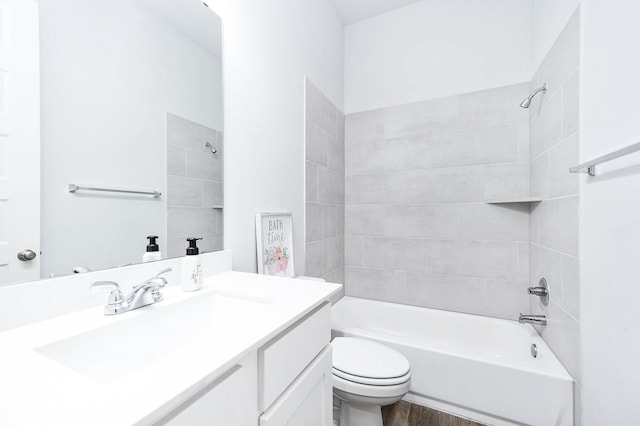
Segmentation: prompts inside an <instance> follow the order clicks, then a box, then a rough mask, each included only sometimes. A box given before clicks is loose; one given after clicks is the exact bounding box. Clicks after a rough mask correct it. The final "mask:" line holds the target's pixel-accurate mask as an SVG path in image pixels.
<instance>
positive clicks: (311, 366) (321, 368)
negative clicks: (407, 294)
mask: <svg viewBox="0 0 640 426" xmlns="http://www.w3.org/2000/svg"><path fill="white" fill-rule="evenodd" d="M330 312H331V310H330V305H329V304H328V303H324V304H322V305H321V306H320V307H318V308H316V309H315V310H313V311H312V312H311V313H309V314H307V315H306V316H305V317H304V318H302V319H300V320H299V321H297V322H296V323H295V324H293V325H292V326H291V327H289V328H288V329H287V330H285V331H284V332H282V333H280V335H278V336H277V337H275V338H274V339H272V340H271V341H269V342H268V343H267V344H265V345H264V346H262V347H261V348H259V349H258V350H257V351H255V350H254V351H253V352H252V353H251V354H250V355H249V356H247V357H246V358H245V359H244V360H243V361H242V362H240V363H238V364H237V365H235V366H234V367H232V368H231V369H229V370H228V371H227V372H226V373H224V374H223V375H222V376H220V377H218V378H217V379H216V380H214V381H213V382H212V383H210V384H209V385H207V386H206V387H205V388H204V389H202V390H201V391H200V392H198V393H197V394H196V395H194V396H193V397H191V398H189V400H187V401H185V402H184V403H183V404H182V405H181V406H180V407H179V408H178V409H176V410H174V411H173V412H172V413H171V414H169V415H168V416H167V417H165V418H164V419H163V420H162V421H160V422H158V423H157V424H161V425H168V426H201V425H202V426H205V425H210V426H213V425H224V426H248V425H259V426H284V425H287V426H327V425H331V423H332V419H331V417H332V402H333V400H332V383H331V378H332V375H331V367H332V358H331V346H330V345H329V342H330V339H331V318H330Z"/></svg>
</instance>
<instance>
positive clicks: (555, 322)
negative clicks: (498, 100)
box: [529, 11, 581, 389]
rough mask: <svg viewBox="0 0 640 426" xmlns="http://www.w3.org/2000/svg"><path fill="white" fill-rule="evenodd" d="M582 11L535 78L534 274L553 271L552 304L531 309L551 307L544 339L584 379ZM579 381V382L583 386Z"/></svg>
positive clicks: (534, 276) (533, 279)
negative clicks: (577, 169) (579, 169)
mask: <svg viewBox="0 0 640 426" xmlns="http://www.w3.org/2000/svg"><path fill="white" fill-rule="evenodd" d="M579 40H580V16H579V11H576V13H575V14H574V16H573V17H572V18H571V19H570V20H569V22H568V23H567V25H566V27H565V28H564V30H563V32H562V33H561V34H560V36H559V37H558V39H557V40H556V42H555V44H554V45H553V47H552V48H551V50H550V51H549V53H548V55H547V57H546V58H545V60H544V61H543V62H542V64H541V65H540V68H539V69H538V71H537V72H536V74H535V75H534V77H533V79H532V81H531V89H533V88H535V87H538V86H540V85H541V84H542V83H543V82H545V81H546V82H547V86H548V90H547V93H546V94H544V95H543V96H540V97H536V98H535V99H534V101H533V102H532V105H531V109H530V117H531V121H530V126H531V151H530V155H531V192H532V193H533V194H537V195H540V196H541V197H542V202H540V203H539V204H537V205H534V206H532V207H531V228H530V241H531V247H530V249H531V262H530V281H531V283H532V284H537V283H538V281H539V280H540V278H542V277H544V278H546V280H547V282H548V283H549V286H550V292H551V303H550V305H549V306H548V307H543V306H542V304H541V303H540V302H539V300H538V298H531V300H530V307H529V311H530V312H532V313H536V314H541V313H544V314H545V315H547V317H548V325H547V326H546V327H538V330H539V332H540V333H541V335H542V337H543V338H544V340H545V341H546V342H547V343H548V344H549V346H550V347H551V349H552V350H553V352H554V353H555V354H556V356H557V357H558V358H559V359H560V361H561V362H562V363H563V364H564V366H565V367H566V368H567V370H568V371H569V373H571V375H572V376H573V377H574V378H575V379H576V380H577V381H578V383H579V382H580V380H581V375H580V357H579V346H580V322H579V321H580V277H579V252H578V246H579V244H578V229H579V223H578V205H579V202H580V199H579V189H578V184H579V180H578V176H577V175H576V174H570V173H568V169H569V167H571V166H573V165H575V164H577V163H579V152H578V149H579V133H578V124H579V81H580V72H579V59H580V58H579V52H580V44H579ZM579 388H580V386H579V384H578V385H577V389H579Z"/></svg>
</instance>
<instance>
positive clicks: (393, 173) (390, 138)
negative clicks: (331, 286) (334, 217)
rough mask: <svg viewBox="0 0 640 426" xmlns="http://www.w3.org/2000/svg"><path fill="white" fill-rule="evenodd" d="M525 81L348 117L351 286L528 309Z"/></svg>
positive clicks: (455, 304) (368, 294)
mask: <svg viewBox="0 0 640 426" xmlns="http://www.w3.org/2000/svg"><path fill="white" fill-rule="evenodd" d="M528 94H529V84H528V83H522V84H517V85H512V86H507V87H500V88H495V89H490V90H484V91H480V92H474V93H467V94H462V95H458V96H451V97H446V98H441V99H434V100H429V101H425V102H419V103H413V104H408V105H400V106H395V107H391V108H384V109H379V110H374V111H367V112H362V113H356V114H351V115H347V117H346V148H345V149H346V211H345V217H346V219H345V221H346V226H345V231H346V232H345V245H346V249H345V265H346V267H345V292H346V294H347V295H351V296H358V297H365V298H372V299H378V300H384V301H389V302H396V303H404V304H410V305H419V306H426V307H433V308H439V309H447V310H455V311H460V312H468V313H473V314H483V315H489V316H495V317H501V318H510V319H514V318H517V317H518V314H519V313H520V312H527V311H528V310H529V296H528V294H527V291H526V289H527V286H528V280H529V205H528V204H527V203H514V204H511V203H509V204H488V203H487V202H486V200H503V201H505V200H514V199H518V198H519V199H522V198H523V197H527V196H528V195H529V115H528V111H526V110H524V109H522V108H520V107H519V106H518V105H519V103H520V102H521V101H522V99H523V98H524V97H525V96H527V95H528Z"/></svg>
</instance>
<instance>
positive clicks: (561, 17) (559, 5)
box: [533, 0, 580, 69]
mask: <svg viewBox="0 0 640 426" xmlns="http://www.w3.org/2000/svg"><path fill="white" fill-rule="evenodd" d="M578 4H580V0H535V1H534V2H533V65H534V69H538V67H539V66H540V64H541V63H542V60H543V59H544V58H545V56H546V55H547V53H548V52H549V49H551V46H553V43H555V41H556V39H557V38H558V35H559V34H560V32H561V31H562V29H563V28H564V26H565V24H566V23H567V21H568V20H569V18H570V17H571V15H572V14H573V12H574V11H575V10H576V8H577V7H578Z"/></svg>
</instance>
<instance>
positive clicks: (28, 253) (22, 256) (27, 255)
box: [18, 249, 37, 262]
mask: <svg viewBox="0 0 640 426" xmlns="http://www.w3.org/2000/svg"><path fill="white" fill-rule="evenodd" d="M36 256H37V254H36V252H35V251H33V250H29V249H24V250H22V251H21V252H20V253H18V259H19V260H21V261H23V262H28V261H30V260H33V259H35V258H36Z"/></svg>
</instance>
